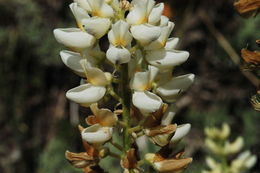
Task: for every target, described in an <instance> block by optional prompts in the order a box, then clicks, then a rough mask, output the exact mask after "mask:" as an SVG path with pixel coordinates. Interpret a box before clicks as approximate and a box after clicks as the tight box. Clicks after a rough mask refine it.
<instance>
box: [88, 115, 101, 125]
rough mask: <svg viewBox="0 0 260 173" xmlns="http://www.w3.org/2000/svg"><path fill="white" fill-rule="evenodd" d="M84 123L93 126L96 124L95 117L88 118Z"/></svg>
mask: <svg viewBox="0 0 260 173" xmlns="http://www.w3.org/2000/svg"><path fill="white" fill-rule="evenodd" d="M85 121H86V123H87V124H88V125H94V124H97V123H98V121H97V118H96V116H94V115H90V116H88V117H87V118H86V119H85Z"/></svg>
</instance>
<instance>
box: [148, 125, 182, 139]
mask: <svg viewBox="0 0 260 173" xmlns="http://www.w3.org/2000/svg"><path fill="white" fill-rule="evenodd" d="M176 129H177V124H170V125H167V126H164V125H160V126H157V127H154V128H151V129H149V130H148V133H147V135H148V136H151V137H153V136H157V135H164V134H172V133H173V132H175V131H176Z"/></svg>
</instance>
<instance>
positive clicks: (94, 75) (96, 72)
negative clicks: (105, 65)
mask: <svg viewBox="0 0 260 173" xmlns="http://www.w3.org/2000/svg"><path fill="white" fill-rule="evenodd" d="M80 63H81V65H82V68H83V69H84V71H85V74H86V77H87V81H88V82H89V83H91V84H92V85H95V86H106V85H107V84H108V83H109V81H108V80H107V77H106V74H105V73H104V72H103V71H102V70H100V69H99V68H96V67H92V66H91V64H90V63H88V62H87V61H86V60H85V59H83V60H81V61H80Z"/></svg>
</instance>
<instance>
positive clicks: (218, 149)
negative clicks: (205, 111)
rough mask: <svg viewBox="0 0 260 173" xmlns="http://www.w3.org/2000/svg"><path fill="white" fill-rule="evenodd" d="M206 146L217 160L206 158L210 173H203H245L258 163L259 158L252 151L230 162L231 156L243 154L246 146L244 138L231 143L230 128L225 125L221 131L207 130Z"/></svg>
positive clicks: (207, 172) (206, 172) (215, 129)
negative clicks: (229, 138) (229, 139)
mask: <svg viewBox="0 0 260 173" xmlns="http://www.w3.org/2000/svg"><path fill="white" fill-rule="evenodd" d="M205 134H206V140H205V144H206V146H207V148H208V149H209V151H210V152H211V153H212V154H213V156H215V157H216V158H215V159H213V158H212V157H209V156H208V157H207V158H206V163H207V165H208V167H209V168H210V171H206V170H204V171H203V173H244V172H246V171H248V170H250V169H251V168H252V167H253V166H254V165H255V164H256V161H257V157H256V156H255V155H252V154H251V152H250V151H244V152H242V153H240V154H239V155H238V156H237V157H236V158H235V159H234V160H232V161H231V162H228V159H229V156H232V155H233V154H238V153H239V152H241V150H242V147H243V145H244V140H243V138H242V137H238V138H237V139H236V140H235V141H234V142H229V141H228V137H229V136H230V127H229V125H228V124H226V123H224V124H223V125H222V128H221V129H217V128H215V127H213V128H208V127H207V128H205Z"/></svg>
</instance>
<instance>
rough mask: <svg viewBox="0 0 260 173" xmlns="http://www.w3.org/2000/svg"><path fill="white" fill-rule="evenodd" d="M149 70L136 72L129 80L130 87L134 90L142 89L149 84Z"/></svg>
mask: <svg viewBox="0 0 260 173" xmlns="http://www.w3.org/2000/svg"><path fill="white" fill-rule="evenodd" d="M149 75H150V72H149V71H145V72H136V73H135V74H134V76H133V78H132V79H131V81H130V86H131V89H133V90H135V91H144V90H146V89H147V87H148V85H149Z"/></svg>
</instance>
